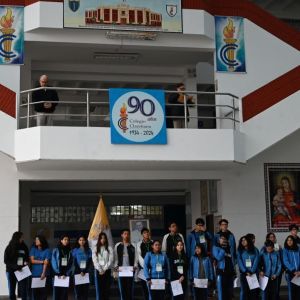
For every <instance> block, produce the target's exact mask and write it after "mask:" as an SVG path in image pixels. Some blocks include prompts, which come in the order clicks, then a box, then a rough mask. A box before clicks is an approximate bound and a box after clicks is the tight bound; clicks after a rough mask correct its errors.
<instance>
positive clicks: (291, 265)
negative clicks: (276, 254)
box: [282, 248, 300, 273]
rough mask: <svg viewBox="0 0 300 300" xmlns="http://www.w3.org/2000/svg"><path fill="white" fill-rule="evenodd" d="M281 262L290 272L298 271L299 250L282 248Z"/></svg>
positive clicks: (299, 261)
mask: <svg viewBox="0 0 300 300" xmlns="http://www.w3.org/2000/svg"><path fill="white" fill-rule="evenodd" d="M282 254H283V264H284V267H285V268H286V270H287V271H288V272H290V273H294V272H296V271H300V250H299V248H298V249H297V250H288V249H285V248H283V253H282Z"/></svg>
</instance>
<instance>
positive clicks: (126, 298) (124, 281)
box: [118, 277, 133, 300]
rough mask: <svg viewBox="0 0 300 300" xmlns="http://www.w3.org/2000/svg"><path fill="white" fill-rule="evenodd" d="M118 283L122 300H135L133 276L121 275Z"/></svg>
mask: <svg viewBox="0 0 300 300" xmlns="http://www.w3.org/2000/svg"><path fill="white" fill-rule="evenodd" d="M118 283H119V291H120V298H121V300H133V277H119V279H118Z"/></svg>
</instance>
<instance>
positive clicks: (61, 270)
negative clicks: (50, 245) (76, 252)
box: [51, 248, 73, 276]
mask: <svg viewBox="0 0 300 300" xmlns="http://www.w3.org/2000/svg"><path fill="white" fill-rule="evenodd" d="M51 266H52V269H53V271H54V273H55V274H56V275H67V276H70V275H71V274H72V269H73V268H72V267H73V258H72V253H71V251H70V254H69V255H68V264H67V266H66V267H62V266H61V257H60V253H59V249H58V248H55V249H54V250H53V252H52V258H51Z"/></svg>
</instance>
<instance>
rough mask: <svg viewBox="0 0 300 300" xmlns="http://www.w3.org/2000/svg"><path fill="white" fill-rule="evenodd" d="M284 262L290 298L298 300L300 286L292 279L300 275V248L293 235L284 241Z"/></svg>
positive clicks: (299, 297)
mask: <svg viewBox="0 0 300 300" xmlns="http://www.w3.org/2000/svg"><path fill="white" fill-rule="evenodd" d="M283 264H284V267H285V270H286V271H285V275H286V281H287V284H288V292H289V300H298V299H300V286H298V285H296V284H294V283H292V282H291V281H292V279H293V278H294V277H295V276H297V277H300V249H299V247H298V246H297V242H296V240H295V239H294V237H293V236H292V235H289V236H288V237H287V238H286V240H285V242H284V248H283Z"/></svg>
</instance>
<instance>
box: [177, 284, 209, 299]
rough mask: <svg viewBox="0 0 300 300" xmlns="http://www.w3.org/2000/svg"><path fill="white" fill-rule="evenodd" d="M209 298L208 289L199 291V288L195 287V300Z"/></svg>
mask: <svg viewBox="0 0 300 300" xmlns="http://www.w3.org/2000/svg"><path fill="white" fill-rule="evenodd" d="M207 297H208V292H207V289H199V288H195V287H194V299H195V300H207ZM183 299H184V298H183Z"/></svg>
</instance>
